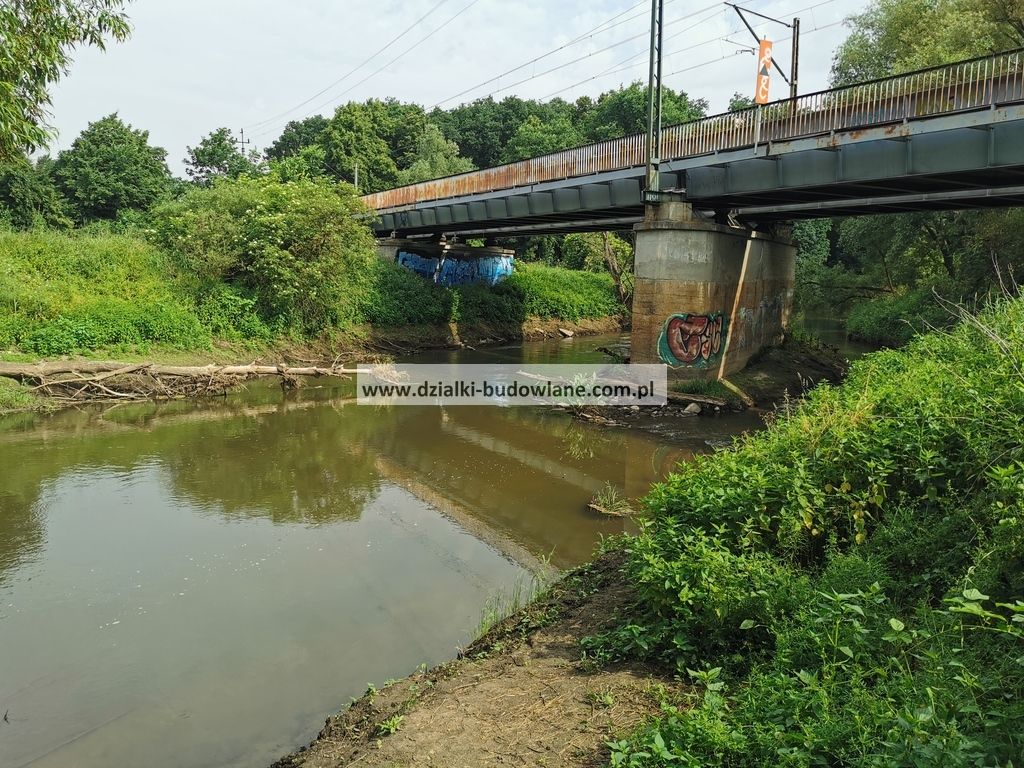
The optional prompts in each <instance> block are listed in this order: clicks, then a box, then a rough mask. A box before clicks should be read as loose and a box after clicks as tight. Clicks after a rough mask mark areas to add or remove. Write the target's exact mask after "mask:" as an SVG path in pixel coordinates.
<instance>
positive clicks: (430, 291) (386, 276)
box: [359, 259, 453, 326]
mask: <svg viewBox="0 0 1024 768" xmlns="http://www.w3.org/2000/svg"><path fill="white" fill-rule="evenodd" d="M369 273H370V279H369V281H368V282H369V288H368V290H367V291H365V292H364V293H363V294H362V296H361V299H360V306H359V317H360V319H361V320H362V321H363V322H366V323H370V324H371V325H379V326H395V325H416V324H423V325H442V324H444V323H447V322H449V321H450V320H451V318H452V303H453V296H452V292H451V291H449V290H447V289H445V288H439V287H438V286H436V285H434V284H433V283H431V282H429V281H427V280H425V279H423V278H422V277H420V276H419V275H417V274H415V273H413V272H410V271H409V270H408V269H405V268H404V267H400V266H398V265H397V264H392V263H390V262H386V261H383V260H381V259H375V260H374V262H373V263H372V264H371V265H370V267H369Z"/></svg>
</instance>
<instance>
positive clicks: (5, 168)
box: [0, 158, 71, 229]
mask: <svg viewBox="0 0 1024 768" xmlns="http://www.w3.org/2000/svg"><path fill="white" fill-rule="evenodd" d="M46 165H47V164H46V163H39V164H36V165H33V164H32V163H31V162H29V161H28V159H27V158H21V159H19V160H16V161H14V162H12V163H5V164H2V165H0V220H6V221H7V222H8V223H9V224H10V225H11V226H14V227H16V228H18V229H28V228H29V227H32V226H34V225H35V224H36V223H37V222H40V223H42V224H44V225H46V226H49V227H69V226H71V220H70V219H69V218H68V216H67V212H66V211H65V209H64V201H63V200H62V199H61V196H60V193H58V192H57V188H56V186H54V184H53V180H52V179H51V178H50V175H49V174H48V173H47V172H46V170H45V168H46Z"/></svg>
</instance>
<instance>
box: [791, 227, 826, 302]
mask: <svg viewBox="0 0 1024 768" xmlns="http://www.w3.org/2000/svg"><path fill="white" fill-rule="evenodd" d="M831 231H832V221H831V220H829V219H802V220H801V221H798V222H796V223H795V224H794V225H793V244H794V245H796V284H797V291H796V302H797V304H798V306H799V307H800V308H805V307H815V306H820V305H822V304H825V303H826V302H827V300H828V299H827V291H826V288H825V284H826V283H827V282H828V276H827V264H828V258H829V253H830V250H831V243H830V240H829V235H830V233H831Z"/></svg>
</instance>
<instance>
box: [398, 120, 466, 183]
mask: <svg viewBox="0 0 1024 768" xmlns="http://www.w3.org/2000/svg"><path fill="white" fill-rule="evenodd" d="M413 158H414V159H413V161H412V163H411V164H410V165H409V167H408V168H406V169H404V170H402V171H399V173H398V182H399V183H400V184H414V183H415V182H417V181H427V180H428V179H439V178H441V177H442V176H451V175H453V174H456V173H465V172H466V171H471V170H473V163H472V161H470V160H468V159H467V158H465V157H462V156H460V155H459V147H458V145H457V144H456V143H455V142H454V141H449V140H448V139H446V138H445V137H444V134H443V133H441V129H440V128H438V127H437V126H436V125H435V124H434V123H427V124H426V126H425V127H424V128H423V133H421V134H420V138H419V140H418V141H417V142H416V150H415V153H414V155H413Z"/></svg>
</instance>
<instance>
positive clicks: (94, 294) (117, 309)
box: [0, 231, 210, 357]
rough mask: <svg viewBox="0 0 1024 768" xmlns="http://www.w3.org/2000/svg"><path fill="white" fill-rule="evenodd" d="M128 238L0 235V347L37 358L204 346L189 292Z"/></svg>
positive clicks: (164, 264) (160, 260) (152, 253)
mask: <svg viewBox="0 0 1024 768" xmlns="http://www.w3.org/2000/svg"><path fill="white" fill-rule="evenodd" d="M172 273H173V268H172V266H171V264H170V263H169V262H168V260H167V259H166V257H165V256H164V255H163V254H162V253H160V251H158V250H157V249H156V248H153V247H151V246H149V245H147V244H146V243H144V242H142V241H140V240H137V239H135V238H131V237H124V236H114V235H95V236H90V235H64V234H58V233H54V232H45V231H43V232H27V233H10V232H8V233H0V316H2V317H3V320H0V347H5V348H11V347H17V348H19V349H21V350H22V351H25V352H33V353H35V354H39V355H42V356H48V357H49V356H56V355H66V354H75V353H80V352H86V351H90V350H93V349H97V348H101V347H125V346H133V347H137V346H144V345H147V344H150V343H158V344H163V345H166V346H171V347H175V348H180V349H190V348H195V347H200V346H206V345H208V344H209V342H210V335H209V332H208V331H207V330H206V329H205V328H204V327H203V326H202V325H201V324H200V322H199V320H198V319H197V318H196V313H195V309H194V306H193V304H192V302H191V300H190V298H189V295H188V292H187V291H186V290H185V289H184V288H182V287H180V286H179V285H177V284H176V283H175V281H174V280H173V278H172V277H171V275H172Z"/></svg>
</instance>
